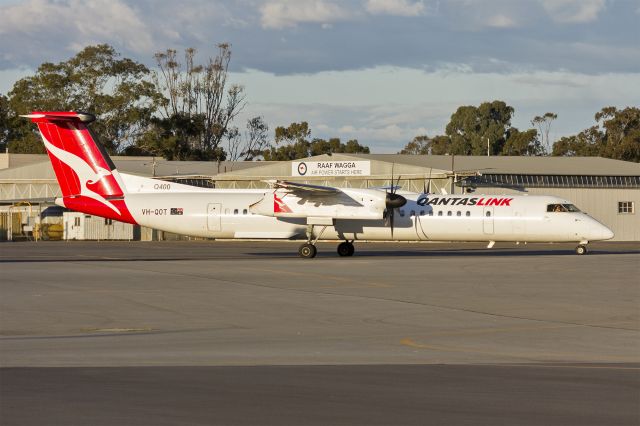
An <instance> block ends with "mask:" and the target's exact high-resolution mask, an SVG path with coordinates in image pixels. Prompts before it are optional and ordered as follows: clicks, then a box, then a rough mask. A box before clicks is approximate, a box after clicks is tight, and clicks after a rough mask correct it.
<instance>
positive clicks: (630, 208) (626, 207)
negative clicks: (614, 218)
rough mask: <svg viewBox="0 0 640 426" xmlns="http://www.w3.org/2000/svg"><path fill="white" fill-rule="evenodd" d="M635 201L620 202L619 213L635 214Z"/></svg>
mask: <svg viewBox="0 0 640 426" xmlns="http://www.w3.org/2000/svg"><path fill="white" fill-rule="evenodd" d="M634 207H635V206H634V205H633V201H618V213H620V214H633V213H635V209H634Z"/></svg>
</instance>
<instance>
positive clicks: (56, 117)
mask: <svg viewBox="0 0 640 426" xmlns="http://www.w3.org/2000/svg"><path fill="white" fill-rule="evenodd" d="M20 117H25V118H30V119H31V120H32V121H33V122H34V123H37V122H41V121H80V122H82V123H91V122H92V121H95V119H96V117H95V116H94V115H93V114H89V113H86V112H32V113H31V114H26V115H21V116H20Z"/></svg>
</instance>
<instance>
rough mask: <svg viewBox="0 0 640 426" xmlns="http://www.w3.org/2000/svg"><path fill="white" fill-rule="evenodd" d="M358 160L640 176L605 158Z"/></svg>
mask: <svg viewBox="0 0 640 426" xmlns="http://www.w3.org/2000/svg"><path fill="white" fill-rule="evenodd" d="M349 155H350V156H352V157H354V158H359V159H363V160H364V159H371V160H378V161H388V162H395V163H402V164H411V165H414V166H422V167H427V168H429V167H433V168H434V169H443V170H451V169H452V161H454V162H455V164H454V165H455V170H456V171H461V170H465V171H467V170H478V171H480V172H481V173H487V174H488V173H492V174H493V173H495V174H535V175H597V176H640V164H638V163H633V162H630V161H621V160H612V159H609V158H602V157H517V156H493V157H483V156H467V155H455V156H451V155H403V154H349Z"/></svg>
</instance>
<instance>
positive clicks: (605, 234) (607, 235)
mask: <svg viewBox="0 0 640 426" xmlns="http://www.w3.org/2000/svg"><path fill="white" fill-rule="evenodd" d="M600 232H601V233H602V237H601V238H600V239H601V240H610V239H612V238H613V231H612V230H611V229H609V228H607V227H606V226H604V225H602V229H601V231H600Z"/></svg>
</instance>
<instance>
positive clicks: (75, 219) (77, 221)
mask: <svg viewBox="0 0 640 426" xmlns="http://www.w3.org/2000/svg"><path fill="white" fill-rule="evenodd" d="M73 226H80V218H79V217H76V218H74V219H73Z"/></svg>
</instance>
